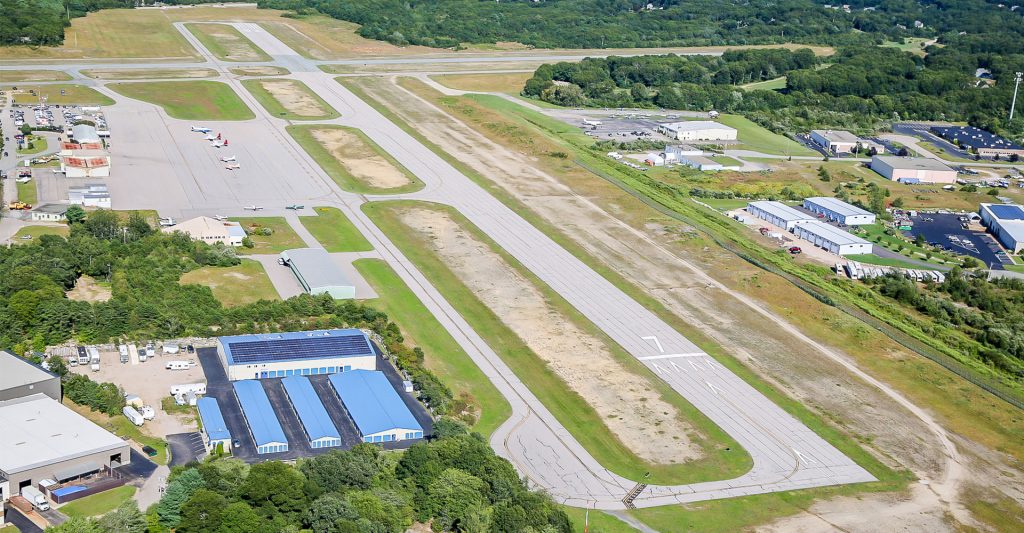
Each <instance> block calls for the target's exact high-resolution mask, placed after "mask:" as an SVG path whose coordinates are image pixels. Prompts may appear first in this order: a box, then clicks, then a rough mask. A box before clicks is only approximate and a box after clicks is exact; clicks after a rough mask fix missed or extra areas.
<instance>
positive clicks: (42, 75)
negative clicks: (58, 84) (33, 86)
mask: <svg viewBox="0 0 1024 533" xmlns="http://www.w3.org/2000/svg"><path fill="white" fill-rule="evenodd" d="M70 79H71V76H69V75H68V74H67V73H66V72H61V71H59V70H0V83H16V82H17V83H21V82H25V81H66V80H70Z"/></svg>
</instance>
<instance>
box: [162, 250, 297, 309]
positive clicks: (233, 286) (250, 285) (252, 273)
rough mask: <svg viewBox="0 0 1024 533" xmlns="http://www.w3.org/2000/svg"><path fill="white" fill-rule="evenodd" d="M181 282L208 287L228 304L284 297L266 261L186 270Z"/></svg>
mask: <svg viewBox="0 0 1024 533" xmlns="http://www.w3.org/2000/svg"><path fill="white" fill-rule="evenodd" d="M178 281H179V283H181V284H182V285H186V284H196V285H204V286H206V287H209V288H210V290H211V291H213V295H214V297H216V298H217V299H218V300H220V302H221V303H222V304H224V305H226V306H228V307H233V306H236V305H245V304H250V303H253V302H258V301H260V300H280V299H281V297H280V296H279V295H278V294H277V289H275V288H274V284H273V283H271V282H270V278H269V277H267V272H266V271H265V270H264V269H263V264H262V263H260V262H259V261H254V260H252V259H242V263H241V264H239V265H236V266H232V267H213V266H209V267H203V268H197V269H195V270H193V271H191V272H186V273H185V274H184V275H182V276H181V279H180V280H178Z"/></svg>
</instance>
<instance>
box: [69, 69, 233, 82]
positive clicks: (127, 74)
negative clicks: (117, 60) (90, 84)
mask: <svg viewBox="0 0 1024 533" xmlns="http://www.w3.org/2000/svg"><path fill="white" fill-rule="evenodd" d="M82 74H84V75H86V76H89V77H90V78H94V79H97V80H151V79H152V80H155V79H176V78H214V77H216V76H217V71H216V70H213V69H209V68H168V69H149V68H110V69H90V70H83V71H82Z"/></svg>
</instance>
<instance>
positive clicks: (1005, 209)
mask: <svg viewBox="0 0 1024 533" xmlns="http://www.w3.org/2000/svg"><path fill="white" fill-rule="evenodd" d="M988 208H989V209H990V210H991V211H992V214H993V215H995V216H997V217H999V218H1000V219H1001V220H1024V209H1021V207H1020V206H1019V205H990V206H988Z"/></svg>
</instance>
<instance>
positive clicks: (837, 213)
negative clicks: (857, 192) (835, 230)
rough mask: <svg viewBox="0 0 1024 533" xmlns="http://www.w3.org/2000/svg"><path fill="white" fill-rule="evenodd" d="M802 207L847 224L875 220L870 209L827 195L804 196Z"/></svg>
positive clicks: (873, 221) (872, 222)
mask: <svg viewBox="0 0 1024 533" xmlns="http://www.w3.org/2000/svg"><path fill="white" fill-rule="evenodd" d="M804 209H806V210H808V211H810V212H812V213H814V214H818V215H823V217H822V218H826V219H828V220H830V221H833V222H838V223H840V224H845V225H847V226H859V225H861V224H874V223H875V220H876V217H875V214H874V213H872V212H871V211H868V210H866V209H861V208H859V207H857V206H855V205H852V204H848V203H846V202H844V201H842V200H840V199H838V198H830V197H828V196H816V197H813V198H804Z"/></svg>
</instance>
